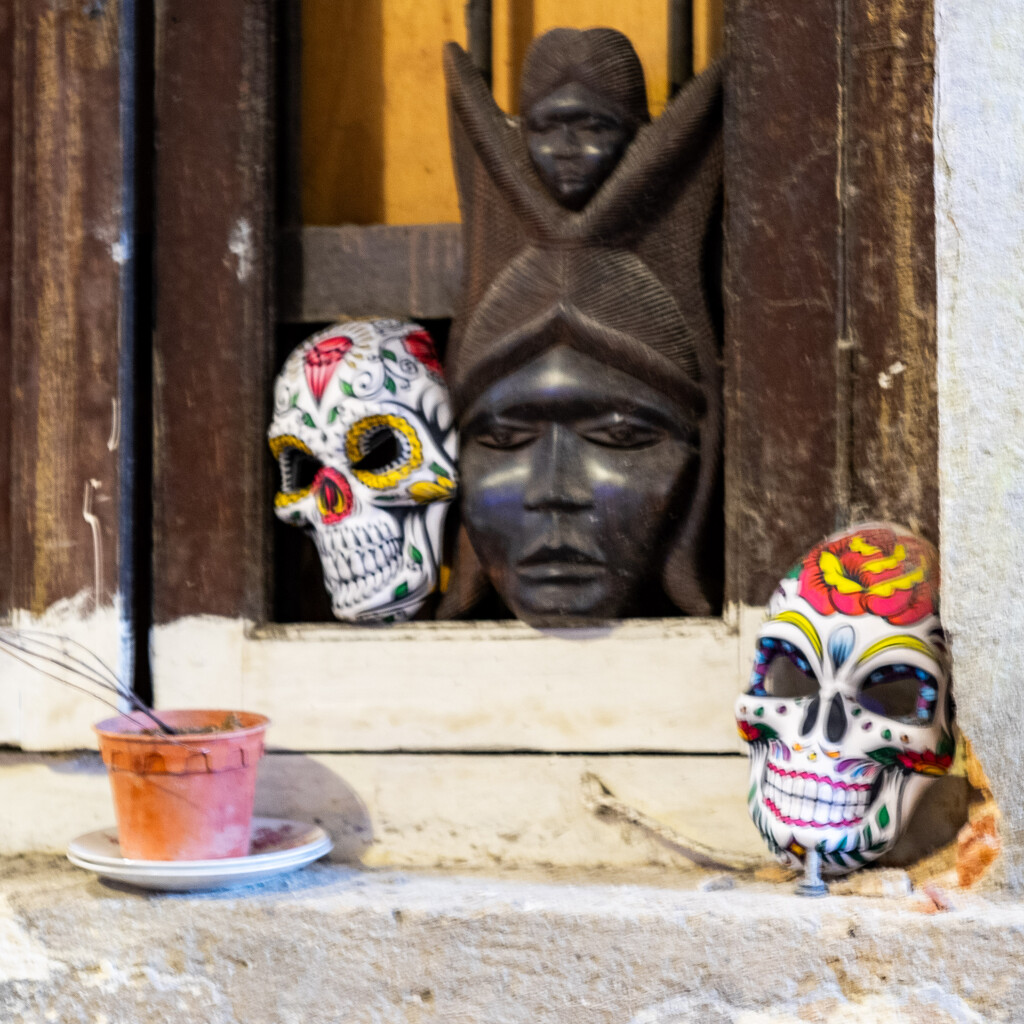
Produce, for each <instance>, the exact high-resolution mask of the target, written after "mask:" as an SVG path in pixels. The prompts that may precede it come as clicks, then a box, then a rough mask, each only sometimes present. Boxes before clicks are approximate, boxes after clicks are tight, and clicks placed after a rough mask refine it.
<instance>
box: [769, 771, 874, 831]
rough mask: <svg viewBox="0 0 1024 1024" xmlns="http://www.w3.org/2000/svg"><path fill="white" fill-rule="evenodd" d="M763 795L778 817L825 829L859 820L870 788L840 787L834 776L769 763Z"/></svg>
mask: <svg viewBox="0 0 1024 1024" xmlns="http://www.w3.org/2000/svg"><path fill="white" fill-rule="evenodd" d="M762 794H763V796H764V799H765V800H766V802H768V803H769V804H770V805H771V808H770V809H771V810H772V813H774V814H775V815H776V817H778V818H781V819H789V821H790V823H793V822H797V821H799V822H804V823H807V824H813V825H814V826H816V827H818V828H825V827H827V826H829V825H839V824H842V823H843V822H850V823H853V822H858V821H860V820H861V819H862V818H863V817H864V815H865V814H866V813H867V808H868V799H869V797H870V785H866V784H864V783H862V782H859V781H858V782H857V783H855V784H852V785H851V784H848V783H843V784H840V782H839V780H834V779H832V777H831V776H827V775H817V774H815V773H814V772H798V771H795V770H793V769H792V768H789V767H788V766H786V765H785V764H773V763H772V762H768V763H767V764H766V767H765V772H764V777H763V781H762Z"/></svg>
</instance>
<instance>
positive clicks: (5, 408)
mask: <svg viewBox="0 0 1024 1024" xmlns="http://www.w3.org/2000/svg"><path fill="white" fill-rule="evenodd" d="M13 56H14V0H0V382H2V387H3V388H4V391H3V399H2V402H0V565H5V566H9V565H10V564H11V502H10V500H9V498H8V495H10V493H11V427H12V423H11V414H10V410H11V403H12V400H13V397H14V395H13V390H12V382H11V271H12V269H13V268H12V263H11V255H12V245H13V238H12V227H13V226H12V223H11V218H12V210H11V195H12V183H11V174H12V171H13V169H14V148H13V141H14V135H13V128H14V124H13V120H14V106H13V100H14V95H13V87H14V80H13V65H12V58H13ZM10 608H11V574H10V572H5V573H3V574H2V575H0V615H3V614H6V613H7V612H8V611H9V610H10Z"/></svg>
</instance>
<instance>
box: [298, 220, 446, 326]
mask: <svg viewBox="0 0 1024 1024" xmlns="http://www.w3.org/2000/svg"><path fill="white" fill-rule="evenodd" d="M281 263H282V268H281V282H280V284H281V291H280V297H279V304H280V316H281V319H283V320H293V321H298V322H301V323H311V322H315V321H318V320H335V319H340V318H343V317H361V316H397V317H427V318H442V317H450V316H452V313H453V311H454V309H455V300H456V296H457V295H458V290H459V285H460V282H461V275H462V240H461V238H460V236H459V226H458V224H423V225H411V226H406V225H383V224H381V225H373V226H369V227H354V226H352V225H348V226H345V227H311V228H305V229H303V230H302V231H301V232H298V233H294V234H289V235H288V236H287V237H286V238H285V239H283V242H282V255H281Z"/></svg>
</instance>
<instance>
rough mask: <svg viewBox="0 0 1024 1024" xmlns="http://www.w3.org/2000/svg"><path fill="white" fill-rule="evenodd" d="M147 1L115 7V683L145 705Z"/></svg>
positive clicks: (148, 687)
mask: <svg viewBox="0 0 1024 1024" xmlns="http://www.w3.org/2000/svg"><path fill="white" fill-rule="evenodd" d="M152 67H153V11H152V2H151V0H121V4H120V10H119V65H118V86H119V93H120V104H119V113H120V134H121V154H122V155H121V236H120V253H119V257H120V260H121V282H120V317H119V319H120V324H119V328H120V331H119V333H120V339H119V340H120V351H119V352H118V372H117V397H118V410H117V412H118V425H117V426H118V429H117V434H116V436H117V446H118V447H117V453H118V486H119V504H118V550H119V559H118V578H117V586H118V597H119V600H120V618H121V621H120V623H119V634H120V651H119V652H118V676H119V677H120V679H121V682H122V683H123V684H124V685H125V686H127V687H129V688H131V689H132V690H133V691H134V692H135V694H136V695H137V696H138V697H140V698H141V699H142V700H143V701H144V702H145V703H147V704H151V703H152V700H153V693H152V679H151V675H150V665H149V659H148V657H147V652H148V639H149V626H150V618H151V608H150V605H151V601H150V594H151V584H150V580H151V568H150V535H149V523H150V521H151V515H150V507H151V495H150V480H151V451H150V449H151V438H152V426H151V421H150V410H151V408H152V406H151V403H150V400H149V398H150V382H151V359H152V356H151V345H150V341H151V326H152V323H151V320H152V287H151V284H152V282H151V253H150V248H151V247H150V240H151V230H150V208H151V205H152V187H151V183H152V177H151V176H152V152H153V134H152V127H153V119H152V96H153V71H152Z"/></svg>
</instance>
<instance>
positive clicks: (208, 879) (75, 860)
mask: <svg viewBox="0 0 1024 1024" xmlns="http://www.w3.org/2000/svg"><path fill="white" fill-rule="evenodd" d="M333 845H334V843H333V842H332V840H331V837H330V836H329V835H328V834H327V833H326V832H325V831H324V830H323V829H322V828H320V827H319V826H318V825H307V824H306V823H305V822H301V821H288V820H287V819H284V818H253V820H252V844H251V847H250V853H249V856H248V857H227V858H224V859H223V860H176V861H175V860H130V859H129V858H127V857H122V856H121V848H120V846H119V845H118V842H117V829H116V828H113V827H111V828H102V829H100V830H99V831H97V832H88V833H86V834H85V835H84V836H79V837H78V838H77V839H75V840H73V841H72V842H71V843H70V844H69V845H68V860H70V861H71V863H72V864H76V865H77V866H78V867H80V868H85V869H86V870H87V871H95V872H96V874H98V875H99V876H100V877H101V878H109V879H111V880H112V881H115V882H124V883H126V884H128V885H134V886H138V887H139V888H141V889H163V890H165V891H169V892H200V891H202V890H204V889H226V888H229V887H231V886H235V885H249V884H250V883H252V882H259V881H262V880H263V879H265V878H272V877H273V876H274V875H280V874H284V873H285V872H286V871H294V870H295V869H296V868H301V867H305V865H307V864H310V863H312V862H313V861H315V860H317V859H318V858H320V857H322V856H323V855H324V854H325V853H329V852H330V850H331V847H332V846H333Z"/></svg>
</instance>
